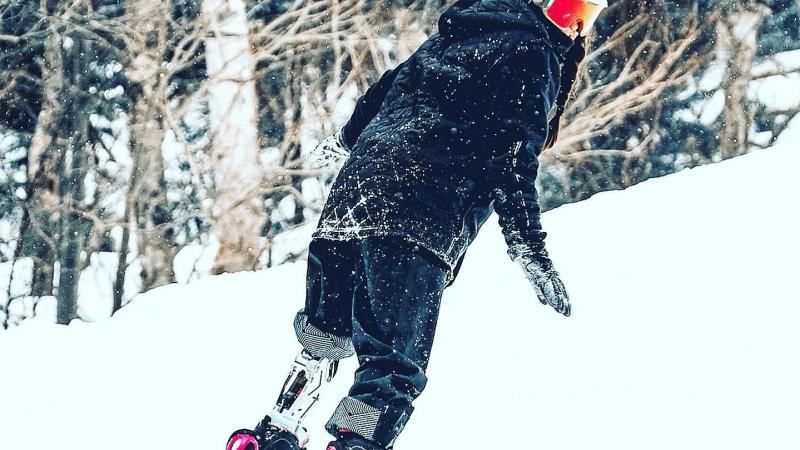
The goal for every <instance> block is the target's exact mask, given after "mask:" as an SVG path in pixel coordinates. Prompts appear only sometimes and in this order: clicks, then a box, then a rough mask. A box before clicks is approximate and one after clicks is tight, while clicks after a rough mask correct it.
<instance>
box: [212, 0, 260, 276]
mask: <svg viewBox="0 0 800 450" xmlns="http://www.w3.org/2000/svg"><path fill="white" fill-rule="evenodd" d="M202 11H203V14H204V16H205V17H206V20H207V21H208V26H209V30H210V37H208V38H207V39H206V68H207V70H208V78H209V90H208V92H209V94H208V100H209V109H210V113H211V114H210V116H211V117H210V122H211V130H212V160H213V162H214V167H215V170H216V173H215V184H216V197H215V203H214V210H213V217H214V222H213V224H212V229H213V232H214V234H215V235H216V237H217V239H219V244H220V246H219V252H218V253H217V257H216V261H215V263H214V266H213V268H212V272H213V273H222V272H235V271H239V270H252V269H254V268H255V267H256V265H257V264H258V257H259V255H260V254H261V250H262V244H261V229H262V227H263V225H264V221H265V215H264V213H263V206H262V203H261V200H260V195H259V190H260V189H259V184H260V180H261V178H262V177H261V171H260V169H259V164H258V150H259V149H258V130H257V116H256V114H257V110H258V100H257V96H256V88H255V82H254V80H253V74H254V71H255V60H254V57H253V54H252V49H251V47H250V42H249V35H248V21H247V13H246V9H245V4H244V3H243V2H242V1H241V0H227V1H226V0H203V2H202Z"/></svg>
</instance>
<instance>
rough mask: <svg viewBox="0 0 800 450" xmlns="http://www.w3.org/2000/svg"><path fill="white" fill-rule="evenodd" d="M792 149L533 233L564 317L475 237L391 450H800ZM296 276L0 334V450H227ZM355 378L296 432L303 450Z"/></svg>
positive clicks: (500, 248) (285, 316)
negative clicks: (565, 303)
mask: <svg viewBox="0 0 800 450" xmlns="http://www.w3.org/2000/svg"><path fill="white" fill-rule="evenodd" d="M795 128H797V127H795ZM792 142H797V141H796V139H793V140H791V141H785V142H784V143H783V145H781V148H777V149H771V150H768V151H759V152H755V153H752V154H749V155H746V156H743V157H740V158H736V159H734V160H730V161H726V162H724V163H721V164H718V165H714V166H705V167H700V168H696V169H693V170H690V171H684V172H681V173H678V174H676V175H671V176H669V177H665V178H661V179H655V180H650V181H647V182H645V183H642V184H641V185H638V186H635V187H633V188H630V189H628V190H626V191H622V192H608V193H603V194H599V195H597V196H595V197H594V198H592V199H590V200H588V201H585V202H581V203H579V204H574V205H567V206H564V207H562V208H559V209H557V210H554V211H552V212H549V213H547V214H545V218H544V222H545V223H544V225H545V227H546V229H547V230H548V231H549V232H550V236H549V238H548V241H549V247H550V252H551V254H552V255H553V256H554V258H555V260H556V264H557V266H558V267H559V268H560V270H561V272H562V275H563V276H564V279H565V282H566V283H567V287H568V289H569V290H570V293H571V295H572V299H573V305H574V309H573V311H574V314H573V317H571V318H563V317H561V316H558V315H557V314H555V313H554V312H552V311H551V310H550V309H548V308H546V307H544V306H542V305H540V304H539V302H538V301H536V299H535V298H534V295H533V292H532V290H531V289H530V287H529V286H528V285H527V284H526V282H525V280H524V278H523V276H522V274H521V272H520V271H519V270H518V269H517V268H516V267H515V266H514V265H513V264H512V263H511V262H510V261H508V258H507V257H506V255H505V248H504V245H503V242H502V238H501V236H500V233H499V230H498V228H497V225H496V222H491V223H490V224H488V225H487V226H486V227H485V229H484V230H483V231H482V232H481V235H480V238H479V239H478V241H477V242H476V243H475V245H474V246H473V248H471V249H470V251H469V254H468V257H467V261H466V263H465V265H464V268H463V272H462V274H461V276H460V278H459V280H458V281H457V282H456V284H455V285H454V286H453V287H452V288H450V289H449V290H448V291H447V292H446V295H445V301H444V306H443V310H442V316H441V319H440V327H439V330H438V331H437V340H436V344H435V348H434V353H433V357H432V361H431V365H430V370H429V375H430V378H431V380H430V383H429V385H428V388H427V390H426V391H425V393H424V394H423V395H422V397H421V398H420V399H419V401H418V402H417V411H416V412H415V414H414V416H412V419H411V422H410V423H409V425H408V428H407V431H406V433H404V435H403V436H402V437H401V438H400V439H399V440H398V442H397V448H398V450H404V449H420V450H425V449H431V450H432V449H437V450H449V449H454V450H455V449H458V450H471V449H486V448H516V449H548V450H560V449H564V450H566V449H589V448H600V449H614V450H628V449H630V450H634V449H635V450H641V449H648V450H661V449H663V450H678V449H679V450H708V449H725V450H756V449H757V450H765V449H770V450H796V449H798V448H800V426H798V424H799V423H800V409H798V405H800V383H799V382H798V380H800V349H799V348H798V342H800V327H798V325H797V324H798V323H800V287H798V284H797V282H796V280H797V278H796V277H797V275H796V273H797V269H798V263H797V259H798V255H800V237H798V234H797V230H799V229H800V213H798V210H797V206H796V205H797V197H798V194H800V189H798V187H797V181H796V178H795V171H796V168H797V167H798V165H800V152H798V151H797V150H795V149H794V148H793V145H792V144H791V143H792ZM304 271H305V269H304V266H302V265H300V264H296V265H285V266H281V267H278V268H276V269H272V270H268V271H263V272H256V273H240V274H235V275H222V276H217V277H212V278H208V279H204V280H201V281H198V282H195V283H193V284H191V285H188V286H179V285H172V286H167V287H164V288H160V289H157V290H154V291H151V292H149V293H147V294H144V295H142V296H140V297H139V298H137V300H136V301H134V302H133V303H132V304H131V305H129V306H128V307H126V308H125V309H124V310H123V311H121V312H120V313H119V314H118V316H116V317H115V318H114V319H112V320H109V321H104V322H100V323H96V324H82V323H77V324H75V325H73V326H70V327H57V326H54V325H51V324H46V323H44V322H38V321H36V320H31V321H26V322H25V323H23V325H22V326H20V327H19V328H17V329H12V330H10V331H9V332H6V333H2V334H0V354H2V355H3V357H4V359H3V360H2V363H0V364H2V367H0V449H22V448H42V449H68V450H69V449H76V450H77V449H80V450H108V449H114V450H142V449H148V450H162V449H163V450H172V449H178V448H180V449H192V450H206V449H208V450H215V449H217V450H219V449H221V448H223V446H224V442H225V439H226V438H227V435H228V433H229V432H230V431H232V430H233V429H234V428H236V427H239V426H251V425H253V423H254V422H255V421H256V420H257V419H258V418H260V416H261V415H262V414H263V413H264V412H265V411H266V409H267V407H268V406H270V405H271V402H272V401H273V400H274V397H275V396H276V395H277V389H278V387H279V385H280V383H281V382H282V379H283V377H284V375H285V373H284V371H285V370H286V369H287V368H288V363H289V360H290V358H291V357H292V356H293V355H294V353H295V352H296V350H297V345H296V344H295V342H294V338H293V333H292V331H291V325H290V323H291V318H292V317H293V314H294V312H295V311H296V310H297V309H298V308H299V307H300V306H301V303H302V298H303V289H304V287H303V286H304V281H303V277H304ZM353 368H354V365H353V361H349V362H348V363H346V364H344V365H343V368H342V372H341V374H340V375H339V377H338V379H337V380H336V382H335V384H334V386H332V388H331V389H330V391H329V392H328V396H327V398H326V399H325V401H324V402H323V404H321V405H319V406H318V407H317V409H316V410H315V411H314V412H312V416H311V417H310V421H309V422H308V423H309V425H310V426H311V429H312V445H311V448H312V449H321V448H323V445H324V443H325V442H327V441H326V439H327V437H326V436H325V434H324V432H322V423H323V421H324V420H325V419H326V418H327V415H328V414H329V412H330V411H331V410H332V408H333V407H334V405H335V404H336V402H337V401H338V398H339V397H340V396H341V395H343V394H344V393H345V392H346V389H347V385H348V383H349V382H350V381H351V380H352V371H353Z"/></svg>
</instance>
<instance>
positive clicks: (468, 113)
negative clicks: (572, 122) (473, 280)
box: [314, 0, 572, 279]
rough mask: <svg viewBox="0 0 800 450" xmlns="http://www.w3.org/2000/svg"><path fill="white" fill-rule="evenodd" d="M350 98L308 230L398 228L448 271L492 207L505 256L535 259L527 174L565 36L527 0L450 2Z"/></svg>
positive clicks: (539, 250) (350, 232) (532, 170)
mask: <svg viewBox="0 0 800 450" xmlns="http://www.w3.org/2000/svg"><path fill="white" fill-rule="evenodd" d="M438 25H439V32H438V33H437V34H434V35H432V36H431V37H430V38H428V39H427V40H426V41H425V42H424V43H423V44H422V45H421V46H420V48H419V49H418V50H417V51H416V52H415V53H414V54H413V55H412V56H411V57H410V58H409V59H408V60H406V61H405V62H403V63H402V64H400V65H399V66H398V67H396V68H395V69H393V70H390V71H388V72H386V73H385V74H384V75H383V76H382V77H381V79H380V80H379V81H378V82H377V83H375V84H373V85H372V86H371V87H370V88H369V89H368V90H367V92H366V93H365V94H364V95H363V96H362V97H361V98H360V99H359V100H358V102H357V105H356V109H355V112H354V113H353V115H352V117H351V118H350V121H349V122H348V123H347V124H346V125H345V127H344V128H343V129H342V137H343V141H344V143H345V144H346V145H347V146H349V147H350V150H351V154H350V157H349V158H348V159H347V161H346V162H345V164H344V166H343V167H342V169H341V171H340V172H339V175H338V177H337V179H336V181H335V182H334V185H333V187H332V190H331V193H330V196H329V197H328V200H327V203H326V204H325V207H324V208H323V211H322V215H321V217H320V222H319V226H318V229H317V231H316V232H315V234H314V237H317V238H327V239H340V240H341V239H353V238H360V237H366V236H376V235H400V236H403V237H405V238H406V239H408V240H411V241H414V242H416V243H417V244H418V245H420V246H421V247H423V248H426V249H428V250H429V251H431V252H432V253H434V254H435V255H436V256H438V257H439V258H440V259H441V261H442V262H444V263H445V265H446V266H447V268H448V269H449V270H450V274H451V279H452V277H454V276H455V272H456V271H457V265H458V264H459V263H460V260H461V258H462V257H463V254H464V252H465V251H466V248H467V246H468V245H469V244H470V243H471V242H472V240H473V239H474V238H475V236H476V234H477V232H478V229H479V228H480V227H481V225H482V224H483V223H484V222H485V221H486V219H487V218H488V217H489V215H490V214H491V212H492V211H493V209H496V210H497V213H498V215H499V216H500V224H501V226H502V229H503V233H504V235H505V239H506V242H507V243H508V245H509V253H510V254H511V256H512V258H513V257H514V254H515V253H517V252H520V251H531V252H533V253H534V254H538V255H543V257H544V258H546V252H545V251H544V237H545V233H544V232H543V231H542V229H541V224H540V221H539V214H540V208H539V204H538V200H537V194H536V188H535V186H534V180H535V179H536V173H537V170H538V160H537V156H538V155H539V153H540V152H541V151H542V147H543V145H544V143H545V140H546V138H547V130H548V121H549V119H550V118H552V116H553V114H554V113H555V107H554V105H555V100H556V98H557V96H558V94H559V89H560V88H561V86H560V83H561V65H562V64H563V60H564V55H565V54H566V52H567V51H568V50H569V48H570V46H571V45H572V41H571V40H570V39H569V38H568V37H566V36H565V35H564V34H563V33H561V32H560V31H559V30H558V29H557V28H555V26H554V25H552V24H551V23H550V22H549V21H548V20H547V19H546V18H545V17H544V15H543V14H542V11H541V10H540V9H539V8H538V7H537V6H535V5H533V4H531V3H529V2H527V1H526V0H459V1H457V2H456V3H455V4H454V5H452V6H451V7H450V8H449V9H448V10H447V11H445V12H444V14H442V16H441V17H440V18H439V23H438Z"/></svg>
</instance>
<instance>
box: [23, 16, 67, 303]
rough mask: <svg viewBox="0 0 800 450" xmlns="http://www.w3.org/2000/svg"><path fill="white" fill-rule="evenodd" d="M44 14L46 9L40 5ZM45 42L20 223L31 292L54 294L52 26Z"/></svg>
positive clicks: (58, 66) (55, 82)
mask: <svg viewBox="0 0 800 450" xmlns="http://www.w3.org/2000/svg"><path fill="white" fill-rule="evenodd" d="M42 8H43V10H42V13H43V15H45V14H46V13H47V10H46V9H44V6H43V7H42ZM50 33H51V35H50V36H49V37H48V38H47V39H46V40H45V43H44V64H42V65H41V70H42V88H43V95H42V96H43V99H44V101H43V102H42V109H41V110H40V111H39V117H38V121H37V123H36V130H35V131H34V133H33V137H32V138H31V144H30V147H29V148H28V188H27V190H28V199H27V201H26V205H25V208H26V209H27V220H26V221H25V222H24V223H23V224H22V227H21V229H20V237H21V239H22V252H21V253H22V256H25V257H30V258H31V259H32V261H33V274H32V280H31V295H32V296H34V297H42V296H47V295H53V283H54V279H53V278H54V276H55V261H56V250H57V244H56V242H55V241H54V240H53V236H55V234H56V229H57V222H58V203H59V200H58V190H59V177H58V171H59V168H58V164H59V161H60V159H61V152H62V148H61V147H60V145H59V142H58V135H59V127H58V120H59V116H60V114H61V110H62V108H63V105H62V99H63V97H62V93H63V90H64V84H65V80H64V70H63V61H62V55H61V43H62V41H61V36H60V35H59V34H58V32H57V30H56V28H55V27H53V26H51V27H50Z"/></svg>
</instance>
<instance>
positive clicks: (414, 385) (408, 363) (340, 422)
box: [295, 236, 447, 447]
mask: <svg viewBox="0 0 800 450" xmlns="http://www.w3.org/2000/svg"><path fill="white" fill-rule="evenodd" d="M446 282H447V268H446V266H445V265H444V263H443V262H441V260H439V259H438V258H437V257H435V256H434V255H433V254H432V253H430V252H429V251H427V250H425V249H423V248H421V247H418V246H416V245H415V244H414V243H412V242H409V241H406V240H404V239H402V238H401V237H393V236H376V237H368V238H362V239H354V240H344V241H336V240H327V239H314V240H313V241H312V242H311V245H310V247H309V255H308V273H307V278H306V304H305V309H304V310H303V311H301V312H300V313H298V317H297V320H296V321H295V329H296V331H297V334H298V339H299V340H300V342H301V344H303V346H304V347H305V348H306V349H307V350H309V351H311V353H312V354H314V353H316V354H318V355H321V356H326V357H332V358H341V357H345V356H348V353H349V354H352V350H355V353H356V354H357V355H358V362H359V368H358V370H357V371H356V374H355V382H354V384H353V386H352V387H351V389H350V392H349V395H348V396H347V397H345V398H344V399H343V400H342V401H341V403H340V404H339V406H338V407H337V409H336V411H335V412H334V414H333V416H332V417H331V419H330V420H329V421H328V423H327V424H326V426H325V428H326V429H327V430H328V432H330V433H331V434H333V435H334V436H336V435H338V434H342V433H348V432H349V433H356V434H358V435H360V436H362V437H364V438H366V439H368V440H371V441H373V442H375V443H377V444H378V445H380V446H383V447H389V446H391V445H392V443H393V442H394V439H395V438H396V437H397V435H398V434H399V433H400V431H401V430H402V429H403V427H404V426H405V424H406V422H407V420H408V417H409V415H410V414H411V411H412V410H413V407H412V406H411V402H412V401H413V400H414V399H415V398H417V396H419V395H420V393H421V392H422V390H423V389H424V388H425V384H426V383H427V377H426V376H425V368H426V367H427V364H428V359H429V358H430V352H431V346H432V344H433V335H434V331H435V328H436V321H437V318H438V315H439V305H440V301H441V298H442V291H443V290H444V288H445V286H446ZM315 350H316V352H315Z"/></svg>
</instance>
